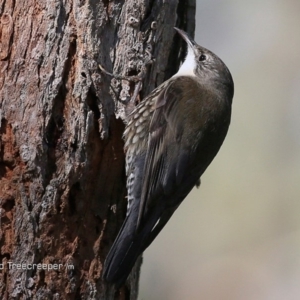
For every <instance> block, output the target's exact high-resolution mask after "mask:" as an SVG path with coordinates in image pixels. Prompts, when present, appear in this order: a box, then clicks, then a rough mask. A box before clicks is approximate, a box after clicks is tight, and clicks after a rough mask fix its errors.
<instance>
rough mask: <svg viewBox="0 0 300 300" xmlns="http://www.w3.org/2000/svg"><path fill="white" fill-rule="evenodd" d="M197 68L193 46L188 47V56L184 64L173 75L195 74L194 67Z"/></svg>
mask: <svg viewBox="0 0 300 300" xmlns="http://www.w3.org/2000/svg"><path fill="white" fill-rule="evenodd" d="M195 68H196V62H195V54H194V51H193V49H192V48H191V47H188V53H187V56H186V58H185V60H184V62H183V64H182V65H181V66H180V68H179V70H178V72H177V73H176V74H175V75H173V77H175V76H195V74H194V69H195Z"/></svg>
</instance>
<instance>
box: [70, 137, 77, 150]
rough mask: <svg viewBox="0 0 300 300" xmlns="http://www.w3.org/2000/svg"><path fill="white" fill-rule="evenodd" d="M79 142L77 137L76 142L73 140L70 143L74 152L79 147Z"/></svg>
mask: <svg viewBox="0 0 300 300" xmlns="http://www.w3.org/2000/svg"><path fill="white" fill-rule="evenodd" d="M77 142H78V141H77V139H75V140H74V142H71V144H70V146H71V148H72V150H73V152H75V151H76V150H77V148H78V145H77Z"/></svg>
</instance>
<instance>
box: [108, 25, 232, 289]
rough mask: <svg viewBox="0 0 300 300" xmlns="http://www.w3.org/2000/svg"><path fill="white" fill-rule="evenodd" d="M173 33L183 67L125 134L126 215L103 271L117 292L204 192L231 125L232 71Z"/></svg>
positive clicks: (138, 111) (135, 114)
mask: <svg viewBox="0 0 300 300" xmlns="http://www.w3.org/2000/svg"><path fill="white" fill-rule="evenodd" d="M175 30H176V31H177V32H178V34H179V35H180V36H181V37H182V39H183V40H184V41H185V42H186V44H187V54H186V57H185V59H184V61H183V63H182V65H181V66H180V68H179V70H178V72H177V73H176V74H175V75H173V76H172V77H171V78H170V79H168V80H166V81H165V82H163V83H162V84H161V85H160V86H158V87H157V88H156V89H154V90H153V91H152V92H151V93H150V94H149V95H148V96H147V97H145V99H144V100H143V101H141V102H140V103H139V104H138V105H137V106H136V107H135V108H134V110H133V111H132V112H131V113H130V115H129V116H128V120H127V125H126V127H125V131H124V141H125V144H124V150H125V152H126V157H125V159H126V174H127V193H128V196H127V197H128V199H127V200H128V208H127V215H126V218H125V221H124V223H123V225H122V227H121V229H120V231H119V233H118V235H117V237H116V239H115V241H114V243H113V245H112V247H111V249H110V251H109V253H108V255H107V257H106V260H105V262H104V268H103V279H104V280H105V281H106V282H108V283H111V284H114V285H115V286H116V287H120V286H122V285H123V284H124V283H125V282H126V279H127V277H128V276H129V274H130V272H131V270H132V268H133V266H134V264H135V262H136V260H137V259H138V257H139V256H140V255H141V254H142V253H143V252H144V250H145V249H146V248H147V247H148V246H149V245H150V244H151V243H152V242H153V240H154V239H155V238H156V236H157V235H158V234H159V232H160V231H161V230H162V229H163V227H164V226H165V225H166V223H167V222H168V221H169V219H170V218H171V216H172V215H173V213H174V212H175V210H176V209H177V208H178V206H179V205H180V204H181V202H182V201H183V200H184V199H185V197H186V196H187V195H188V193H189V192H190V191H191V190H192V188H193V187H194V186H195V185H200V178H201V176H202V174H203V173H204V171H205V170H206V168H207V167H208V166H209V164H210V163H211V162H212V160H213V159H214V157H215V156H216V154H217V153H218V151H219V149H220V147H221V145H222V144H223V141H224V139H225V137H226V135H227V131H228V128H229V124H230V119H231V106H232V99H233V95H234V83H233V79H232V76H231V73H230V71H229V70H228V68H227V67H226V65H225V64H224V62H223V61H222V60H221V59H220V58H219V57H218V56H217V55H215V54H214V53H213V52H211V51H210V50H208V49H206V48H204V47H202V46H199V45H198V44H197V43H196V42H195V41H194V40H193V39H192V38H191V37H190V36H189V35H188V34H187V33H186V32H184V31H183V30H181V29H178V28H176V27H175Z"/></svg>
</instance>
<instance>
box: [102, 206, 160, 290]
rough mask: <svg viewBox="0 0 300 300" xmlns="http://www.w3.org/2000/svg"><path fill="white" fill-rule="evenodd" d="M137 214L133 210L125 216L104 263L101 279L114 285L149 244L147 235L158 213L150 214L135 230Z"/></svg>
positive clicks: (157, 218) (126, 274)
mask: <svg viewBox="0 0 300 300" xmlns="http://www.w3.org/2000/svg"><path fill="white" fill-rule="evenodd" d="M137 216H138V212H137V211H134V210H133V211H131V212H130V213H129V215H128V216H127V217H126V219H125V221H124V223H123V225H122V227H121V229H120V231H119V233H118V236H117V238H116V239H115V241H114V243H113V245H112V247H111V249H110V251H109V253H108V255H107V257H106V260H105V263H104V269H103V279H104V280H106V281H107V282H110V283H114V284H115V286H116V287H120V286H121V285H122V284H123V283H124V282H125V280H126V279H127V277H128V275H129V273H130V271H131V269H132V268H133V266H134V264H135V261H136V260H137V258H138V257H139V256H140V255H141V254H142V252H143V251H144V250H145V248H146V247H147V246H148V245H149V242H148V240H149V237H150V236H151V232H152V230H153V228H154V227H155V224H156V223H157V220H159V215H157V214H156V215H152V216H151V218H149V219H148V221H147V222H144V223H143V225H142V226H141V227H140V228H139V229H138V230H136V224H137ZM152 240H153V239H152Z"/></svg>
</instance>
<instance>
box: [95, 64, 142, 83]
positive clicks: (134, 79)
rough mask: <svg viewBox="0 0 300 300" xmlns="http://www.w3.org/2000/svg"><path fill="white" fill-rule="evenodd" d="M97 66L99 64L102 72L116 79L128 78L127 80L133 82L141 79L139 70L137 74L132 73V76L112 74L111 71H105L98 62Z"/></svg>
mask: <svg viewBox="0 0 300 300" xmlns="http://www.w3.org/2000/svg"><path fill="white" fill-rule="evenodd" d="M98 66H99V69H100V70H101V71H102V72H103V73H105V74H107V75H109V76H111V77H114V78H116V79H119V80H128V81H133V82H139V81H141V80H142V78H141V77H140V74H141V72H140V73H139V74H138V75H134V76H123V75H119V74H113V73H110V72H108V71H106V70H105V69H104V68H103V67H102V66H101V65H100V64H99V65H98Z"/></svg>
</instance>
